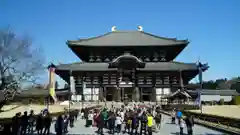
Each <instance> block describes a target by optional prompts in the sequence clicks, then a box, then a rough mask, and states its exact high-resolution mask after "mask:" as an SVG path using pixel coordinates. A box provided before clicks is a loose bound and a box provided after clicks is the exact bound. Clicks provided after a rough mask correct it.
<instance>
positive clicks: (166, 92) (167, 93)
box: [163, 88, 171, 95]
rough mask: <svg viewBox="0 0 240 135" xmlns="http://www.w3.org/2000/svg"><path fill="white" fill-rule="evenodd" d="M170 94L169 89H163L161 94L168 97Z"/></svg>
mask: <svg viewBox="0 0 240 135" xmlns="http://www.w3.org/2000/svg"><path fill="white" fill-rule="evenodd" d="M170 92H171V89H170V88H163V94H166V95H169V94H170Z"/></svg>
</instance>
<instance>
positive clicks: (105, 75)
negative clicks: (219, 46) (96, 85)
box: [103, 74, 109, 85]
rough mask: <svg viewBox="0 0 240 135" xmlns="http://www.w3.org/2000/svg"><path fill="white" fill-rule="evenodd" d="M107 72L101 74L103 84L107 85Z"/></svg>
mask: <svg viewBox="0 0 240 135" xmlns="http://www.w3.org/2000/svg"><path fill="white" fill-rule="evenodd" d="M108 80H109V78H108V74H103V84H105V85H107V84H108Z"/></svg>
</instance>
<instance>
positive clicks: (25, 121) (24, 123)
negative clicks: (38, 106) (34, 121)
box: [21, 111, 28, 135]
mask: <svg viewBox="0 0 240 135" xmlns="http://www.w3.org/2000/svg"><path fill="white" fill-rule="evenodd" d="M21 126H22V129H21V135H26V130H27V126H28V114H27V111H25V112H24V114H23V116H22V117H21Z"/></svg>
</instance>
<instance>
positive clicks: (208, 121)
mask: <svg viewBox="0 0 240 135" xmlns="http://www.w3.org/2000/svg"><path fill="white" fill-rule="evenodd" d="M160 112H161V113H163V114H165V115H169V116H171V112H169V111H160ZM186 113H189V114H191V115H192V116H193V117H194V122H195V123H196V124H199V125H202V126H206V127H209V128H213V129H215V130H218V131H222V132H225V133H229V134H231V135H240V119H238V118H230V117H223V116H216V115H210V114H201V113H195V112H189V111H183V114H186Z"/></svg>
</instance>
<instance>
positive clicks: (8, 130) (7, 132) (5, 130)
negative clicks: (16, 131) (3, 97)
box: [3, 123, 12, 135]
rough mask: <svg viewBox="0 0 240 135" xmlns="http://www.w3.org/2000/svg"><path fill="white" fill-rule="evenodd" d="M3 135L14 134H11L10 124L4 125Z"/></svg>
mask: <svg viewBox="0 0 240 135" xmlns="http://www.w3.org/2000/svg"><path fill="white" fill-rule="evenodd" d="M3 135H12V132H11V124H10V123H6V124H5V125H4V129H3Z"/></svg>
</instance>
